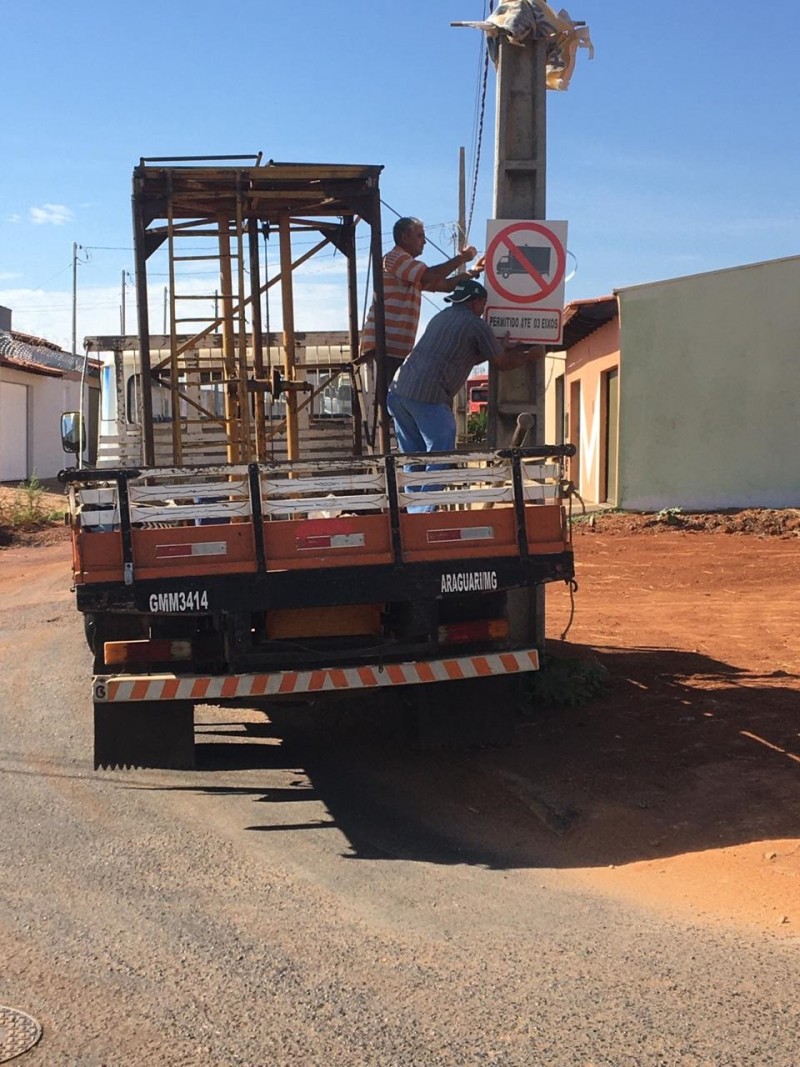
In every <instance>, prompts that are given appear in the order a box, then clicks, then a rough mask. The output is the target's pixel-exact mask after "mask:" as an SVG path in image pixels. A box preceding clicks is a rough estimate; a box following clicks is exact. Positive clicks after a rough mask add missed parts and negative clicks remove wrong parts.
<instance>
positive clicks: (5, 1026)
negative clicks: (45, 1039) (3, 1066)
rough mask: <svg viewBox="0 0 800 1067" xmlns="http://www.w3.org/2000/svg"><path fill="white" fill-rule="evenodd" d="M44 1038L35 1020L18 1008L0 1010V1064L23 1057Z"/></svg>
mask: <svg viewBox="0 0 800 1067" xmlns="http://www.w3.org/2000/svg"><path fill="white" fill-rule="evenodd" d="M41 1036H42V1028H41V1026H39V1024H38V1023H37V1021H36V1020H35V1019H32V1018H31V1016H30V1015H26V1014H25V1012H24V1011H17V1010H16V1008H0V1063H6V1062H7V1061H8V1060H13V1059H14V1057H15V1056H21V1055H22V1053H23V1052H27V1051H28V1049H29V1048H33V1046H34V1045H35V1044H36V1042H37V1041H38V1040H39V1038H40V1037H41Z"/></svg>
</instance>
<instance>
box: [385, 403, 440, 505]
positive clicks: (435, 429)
mask: <svg viewBox="0 0 800 1067" xmlns="http://www.w3.org/2000/svg"><path fill="white" fill-rule="evenodd" d="M386 407H387V408H388V411H389V414H390V415H391V416H392V422H393V423H394V432H395V436H396V437H397V444H398V445H399V446H400V451H401V452H452V451H453V449H454V448H455V447H456V420H455V416H454V415H453V409H452V407H450V405H449V404H425V403H423V402H422V401H421V400H409V399H408V398H407V397H404V396H399V395H398V394H397V393H396V392H394V391H393V390H392V389H390V390H389V395H388V396H387V398H386ZM446 468H447V464H442V463H429V464H428V465H427V466H426V467H424V468H422V467H420V466H416V465H411V466H409V467H407V468H406V469H407V470H423V469H424V470H428V471H436V470H445V469H446ZM420 489H422V490H425V489H427V490H429V491H435V490H437V489H441V486H440V485H422V486H409V490H410V491H411V492H419V490H420ZM434 510H435V506H434V505H426V506H421V505H420V506H419V507H410V508H409V509H408V511H409V512H420V511H434Z"/></svg>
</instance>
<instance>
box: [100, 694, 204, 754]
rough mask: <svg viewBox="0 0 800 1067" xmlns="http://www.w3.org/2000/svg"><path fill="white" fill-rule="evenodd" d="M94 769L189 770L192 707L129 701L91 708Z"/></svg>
mask: <svg viewBox="0 0 800 1067" xmlns="http://www.w3.org/2000/svg"><path fill="white" fill-rule="evenodd" d="M94 766H95V770H99V769H101V768H106V769H113V768H123V769H124V768H129V767H154V768H158V769H161V770H181V771H182V770H192V769H193V768H194V766H195V759H194V704H193V703H191V702H190V701H186V700H180V701H167V700H164V701H160V700H159V701H131V702H125V703H122V702H120V703H111V704H106V703H97V702H95V705H94Z"/></svg>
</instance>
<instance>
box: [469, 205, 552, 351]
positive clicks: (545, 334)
mask: <svg viewBox="0 0 800 1067" xmlns="http://www.w3.org/2000/svg"><path fill="white" fill-rule="evenodd" d="M566 249H567V224H566V222H536V221H523V220H513V219H506V220H502V219H492V220H490V221H489V223H488V226H487V240H486V288H487V289H488V290H489V300H488V302H487V307H486V319H487V322H488V323H489V325H490V326H491V327H492V330H493V331H494V332H495V334H497V335H498V336H506V335H508V334H510V335H511V337H512V338H513V339H517V340H520V341H534V342H541V343H560V341H561V333H562V320H563V318H564V275H565V269H566V262H567V251H566Z"/></svg>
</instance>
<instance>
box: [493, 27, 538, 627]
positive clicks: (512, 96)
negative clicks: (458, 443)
mask: <svg viewBox="0 0 800 1067" xmlns="http://www.w3.org/2000/svg"><path fill="white" fill-rule="evenodd" d="M546 55H547V44H546V41H544V40H537V41H534V40H529V41H527V42H526V43H525V44H524V45H522V46H520V45H511V44H509V43H508V42H507V41H506V40H505V39H503V38H501V39H500V41H499V55H498V63H497V108H496V120H495V181H494V217H495V218H496V219H546V218H547V199H546V180H547V107H546V94H547V82H546V76H547V66H546ZM489 397H490V401H489V426H488V434H489V441H490V443H491V444H492V445H493V446H502V445H507V444H509V443H510V441H511V436H512V434H513V432H514V428H515V427H516V423H517V416H518V415H520V414H522V413H523V412H531V413H532V414H533V415H534V416H535V420H536V421H535V424H534V427H533V430H532V433H531V434H530V435H529V437H528V440H527V441H526V442H525V443H526V444H528V445H532V444H542V443H544V358H541V359H537V360H535V361H534V362H532V363H526V364H524V365H523V366H522V367H519V368H518V369H517V370H514V371H507V372H506V373H505V374H497V373H496V372H495V373H492V372H491V369H490V376H489ZM508 609H509V620H510V623H511V632H512V635H513V637H514V638H515V639H516V640H519V641H526V640H532V641H533V642H534V643H535V644H536V645H537V646H538V647H539V648H543V647H544V640H545V594H544V586H538V587H534V588H532V589H513V590H510V591H509V596H508Z"/></svg>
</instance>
